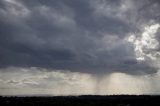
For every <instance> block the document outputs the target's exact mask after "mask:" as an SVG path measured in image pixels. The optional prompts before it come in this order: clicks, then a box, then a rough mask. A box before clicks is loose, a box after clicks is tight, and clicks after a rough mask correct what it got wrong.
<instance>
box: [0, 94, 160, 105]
mask: <svg viewBox="0 0 160 106" xmlns="http://www.w3.org/2000/svg"><path fill="white" fill-rule="evenodd" d="M0 104H1V106H160V96H151V95H139V96H138V95H109V96H99V95H92V96H91V95H83V96H53V97H51V96H49V97H47V96H38V97H37V96H35V97H28V96H26V97H24V96H23V97H13V96H12V97H4V96H0Z"/></svg>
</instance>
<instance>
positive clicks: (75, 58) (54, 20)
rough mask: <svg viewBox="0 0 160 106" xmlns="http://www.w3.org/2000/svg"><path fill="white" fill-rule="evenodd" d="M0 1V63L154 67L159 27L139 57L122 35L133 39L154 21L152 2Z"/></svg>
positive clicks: (107, 69) (105, 69) (89, 69)
mask: <svg viewBox="0 0 160 106" xmlns="http://www.w3.org/2000/svg"><path fill="white" fill-rule="evenodd" d="M144 1H145V2H144ZM0 5H1V6H0V14H1V15H0V67H1V68H4V67H10V66H14V67H41V68H48V69H60V70H71V71H74V72H86V73H112V72H124V73H129V74H149V73H155V72H156V71H157V65H155V63H157V61H158V60H159V59H158V58H159V34H158V32H159V27H157V29H155V30H154V31H155V32H154V33H153V34H154V35H155V36H152V37H153V39H154V41H155V40H156V43H157V45H156V46H157V47H156V48H154V50H153V48H152V49H151V48H148V49H145V50H147V51H146V52H144V51H145V50H144V49H143V48H144V46H145V45H144V46H143V47H141V52H143V53H144V54H143V56H142V57H143V58H145V59H143V60H139V59H138V57H137V56H138V55H137V51H136V50H135V48H136V47H138V46H137V45H138V44H137V43H134V42H130V41H128V39H129V38H130V36H131V35H132V36H133V37H134V39H137V41H138V39H140V38H142V37H143V34H144V33H145V28H146V27H150V26H153V25H156V24H157V25H159V16H160V13H159V11H158V10H160V7H159V5H160V4H159V2H158V1H154V0H152V1H150V0H141V1H140V0H134V1H133V0H116V1H111V0H87V1H86V0H54V1H51V0H48V1H44V0H34V1H33V0H27V1H25V0H1V1H0ZM150 31H151V30H149V31H148V32H150ZM146 33H147V32H146ZM153 34H152V35H153ZM148 36H150V35H148ZM144 39H145V38H144ZM154 41H152V42H153V43H154ZM142 42H143V41H142ZM151 46H152V45H151ZM153 52H156V53H157V55H156V56H155V58H156V60H154V61H153V60H152V58H150V57H151V56H150V57H149V56H148V57H147V59H146V55H145V53H149V54H152V55H155V54H153ZM141 55H142V54H141ZM144 55H145V56H144Z"/></svg>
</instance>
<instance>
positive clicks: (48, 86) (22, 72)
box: [0, 67, 160, 96]
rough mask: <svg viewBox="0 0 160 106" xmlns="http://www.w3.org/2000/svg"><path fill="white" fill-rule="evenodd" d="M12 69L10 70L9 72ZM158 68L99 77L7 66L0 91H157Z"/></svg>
mask: <svg viewBox="0 0 160 106" xmlns="http://www.w3.org/2000/svg"><path fill="white" fill-rule="evenodd" d="M10 70H12V72H10ZM159 80H160V73H159V71H158V72H157V73H155V74H152V75H141V76H134V75H128V74H124V73H112V74H107V75H104V76H103V77H101V78H98V77H96V76H94V75H92V74H86V73H79V72H71V71H69V70H68V71H67V72H66V71H64V70H46V69H41V68H35V67H32V68H15V67H9V68H6V69H1V70H0V85H1V86H0V94H1V95H19V96H24V95H82V94H85V95H86V94H92V95H110V94H138V95H139V94H157V93H158V92H160V86H159Z"/></svg>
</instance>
